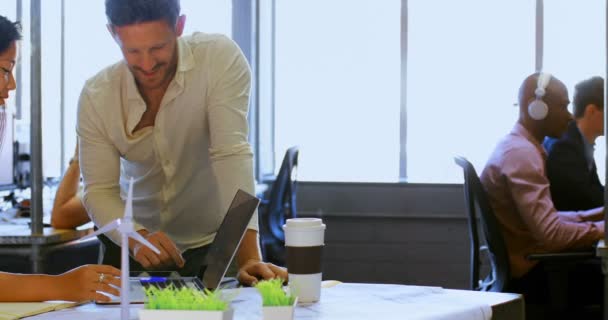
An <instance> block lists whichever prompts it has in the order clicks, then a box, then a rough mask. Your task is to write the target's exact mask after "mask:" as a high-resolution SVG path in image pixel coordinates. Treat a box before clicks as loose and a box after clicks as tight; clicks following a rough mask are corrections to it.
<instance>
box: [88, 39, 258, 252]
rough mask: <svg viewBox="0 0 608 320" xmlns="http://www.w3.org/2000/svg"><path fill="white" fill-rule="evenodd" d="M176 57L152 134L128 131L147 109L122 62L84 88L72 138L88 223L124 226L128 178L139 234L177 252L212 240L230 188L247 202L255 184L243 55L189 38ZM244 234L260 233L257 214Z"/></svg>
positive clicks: (222, 42) (227, 45)
mask: <svg viewBox="0 0 608 320" xmlns="http://www.w3.org/2000/svg"><path fill="white" fill-rule="evenodd" d="M178 54H179V57H178V66H177V71H176V74H175V77H174V79H173V80H172V81H171V83H170V84H169V87H168V88H167V91H166V93H165V95H164V97H163V100H162V102H161V105H160V109H159V111H158V114H157V116H156V120H155V124H154V126H153V127H147V128H144V129H141V130H138V131H137V132H135V133H134V132H133V130H134V128H135V126H136V125H137V124H138V123H139V121H140V119H141V117H142V115H143V113H144V112H145V111H146V104H145V102H144V100H143V99H142V97H141V95H140V94H139V92H138V90H137V86H136V84H135V80H134V78H133V75H132V74H131V72H130V71H129V69H128V67H127V65H126V63H125V62H124V61H121V62H119V63H116V64H114V65H112V66H110V67H108V68H106V69H104V70H102V71H101V72H100V73H98V74H97V75H96V76H94V77H93V78H91V79H89V80H88V81H87V82H86V84H85V86H84V89H83V90H82V93H81V96H80V102H79V108H78V124H77V132H78V137H79V143H80V165H81V170H82V175H83V179H84V197H83V203H84V205H85V207H86V209H87V211H88V213H89V215H90V216H91V218H92V219H93V221H94V222H95V224H96V225H97V226H103V225H105V224H107V223H109V222H110V221H112V220H113V219H117V218H120V217H122V215H123V211H124V199H125V198H126V186H127V181H128V178H129V177H133V178H134V179H135V184H134V188H133V189H134V190H133V214H134V219H135V221H136V223H137V225H136V226H137V229H142V228H145V229H148V230H149V231H151V232H154V231H163V232H165V233H167V234H168V235H169V236H170V238H171V239H172V240H173V241H174V242H175V243H176V245H177V246H178V248H180V249H181V250H182V251H183V250H186V249H189V248H194V247H199V246H202V245H207V244H209V243H210V242H211V241H213V238H214V236H215V232H216V231H217V229H218V228H219V225H220V223H221V221H222V219H223V217H224V215H225V213H226V211H227V209H228V207H229V205H230V203H231V201H232V198H233V196H234V195H235V193H236V191H237V189H239V188H241V189H243V190H245V191H247V192H249V193H251V194H254V182H253V165H252V161H253V153H252V151H251V147H250V145H249V143H248V142H247V134H248V125H247V111H248V103H249V90H250V82H251V74H250V70H249V66H248V64H247V62H246V60H245V58H244V56H243V54H242V52H241V51H240V49H239V48H238V46H237V45H236V44H235V43H234V42H233V41H232V40H230V39H228V38H227V37H225V36H222V35H212V34H203V33H195V34H193V35H192V36H189V37H182V38H179V40H178ZM249 228H250V229H254V230H257V229H258V227H257V213H256V214H254V217H253V218H252V220H251V221H250V223H249ZM108 235H109V236H110V238H111V239H112V240H113V241H114V242H116V243H120V241H119V236H118V234H117V233H116V232H113V233H109V234H108Z"/></svg>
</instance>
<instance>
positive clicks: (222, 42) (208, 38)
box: [182, 32, 236, 50]
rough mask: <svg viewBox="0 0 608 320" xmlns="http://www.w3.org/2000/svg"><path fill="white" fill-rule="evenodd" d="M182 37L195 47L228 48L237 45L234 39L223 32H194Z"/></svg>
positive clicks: (209, 48)
mask: <svg viewBox="0 0 608 320" xmlns="http://www.w3.org/2000/svg"><path fill="white" fill-rule="evenodd" d="M182 38H183V39H184V40H185V41H186V42H187V43H188V45H189V46H190V47H191V48H193V49H207V50H226V49H230V48H234V47H235V46H236V44H235V42H234V41H233V40H232V39H230V38H229V37H228V36H226V35H224V34H221V33H204V32H194V33H193V34H191V35H189V36H184V37H182Z"/></svg>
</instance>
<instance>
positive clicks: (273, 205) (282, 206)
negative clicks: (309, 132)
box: [265, 147, 299, 242]
mask: <svg viewBox="0 0 608 320" xmlns="http://www.w3.org/2000/svg"><path fill="white" fill-rule="evenodd" d="M298 154H299V149H298V147H291V148H289V149H287V152H285V157H283V163H281V168H280V169H279V173H278V174H277V178H276V180H275V181H274V183H273V184H272V187H271V189H270V196H269V198H268V209H267V210H266V217H265V219H266V221H267V223H268V230H269V231H270V234H271V235H272V236H273V237H274V238H275V239H277V240H279V241H281V242H285V234H284V233H283V224H284V223H285V220H287V219H290V218H295V217H297V207H296V186H297V176H296V173H297V167H298Z"/></svg>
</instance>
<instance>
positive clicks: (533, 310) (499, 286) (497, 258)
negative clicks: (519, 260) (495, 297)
mask: <svg viewBox="0 0 608 320" xmlns="http://www.w3.org/2000/svg"><path fill="white" fill-rule="evenodd" d="M454 161H455V162H456V164H457V165H459V166H460V167H462V169H463V172H464V195H465V207H466V210H467V213H468V224H469V238H470V245H471V266H470V274H471V280H470V281H471V282H470V289H471V290H479V291H494V292H508V291H511V290H512V289H513V288H514V286H512V284H513V280H511V278H510V267H509V260H508V253H507V249H506V245H505V241H504V238H503V236H502V232H501V230H500V225H499V224H498V221H497V219H496V216H495V215H494V211H493V210H492V207H491V206H490V203H489V201H488V199H487V195H486V192H485V190H484V189H483V186H482V184H481V181H480V180H479V176H478V175H477V172H476V171H475V168H474V167H473V165H472V164H471V163H470V162H469V161H468V160H467V159H466V158H464V157H460V156H457V157H455V158H454ZM477 213H479V222H480V223H481V229H482V230H483V236H484V238H485V240H486V243H487V244H486V245H484V246H480V244H479V234H478V226H477V221H478V216H477ZM486 250H487V252H488V258H489V260H490V267H491V270H490V274H489V275H488V276H487V277H486V278H485V279H483V280H482V279H480V277H479V268H480V265H481V263H480V258H479V255H480V251H486ZM594 257H595V253H594V251H593V250H591V249H590V250H587V251H580V252H560V253H538V254H531V255H529V256H528V257H527V258H528V259H529V260H537V261H539V262H542V263H543V264H544V266H545V270H546V271H547V285H548V288H547V289H548V290H546V292H547V293H548V299H547V300H548V301H547V302H546V304H545V305H543V304H542V303H541V304H540V305H539V303H537V302H534V301H526V309H527V310H526V312H527V313H528V314H529V315H530V314H534V315H540V314H542V315H543V316H546V315H547V314H549V315H553V316H557V317H558V318H559V317H560V316H562V315H564V314H566V313H564V312H566V311H567V309H568V301H567V300H568V284H567V280H568V271H569V268H570V267H572V266H574V265H575V264H576V263H580V262H583V261H588V260H589V259H593V258H594ZM515 291H517V290H515ZM518 293H522V294H524V295H526V294H527V292H518ZM529 307H530V308H529Z"/></svg>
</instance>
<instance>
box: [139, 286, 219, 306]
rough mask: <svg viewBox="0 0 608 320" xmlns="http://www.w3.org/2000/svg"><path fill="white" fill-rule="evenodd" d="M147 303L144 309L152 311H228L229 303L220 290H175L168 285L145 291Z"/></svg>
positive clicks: (151, 287)
mask: <svg viewBox="0 0 608 320" xmlns="http://www.w3.org/2000/svg"><path fill="white" fill-rule="evenodd" d="M145 292H146V296H147V297H148V301H147V302H146V304H145V308H146V309H152V310H204V311H225V310H226V309H228V305H229V304H230V302H229V301H226V300H225V299H224V298H223V297H222V295H221V292H220V290H216V291H209V290H207V289H205V291H204V292H203V291H199V290H195V289H192V288H187V287H182V288H179V289H177V288H175V287H174V286H173V285H170V286H168V287H166V288H163V289H159V288H157V287H154V286H150V287H148V288H146V289H145Z"/></svg>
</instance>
